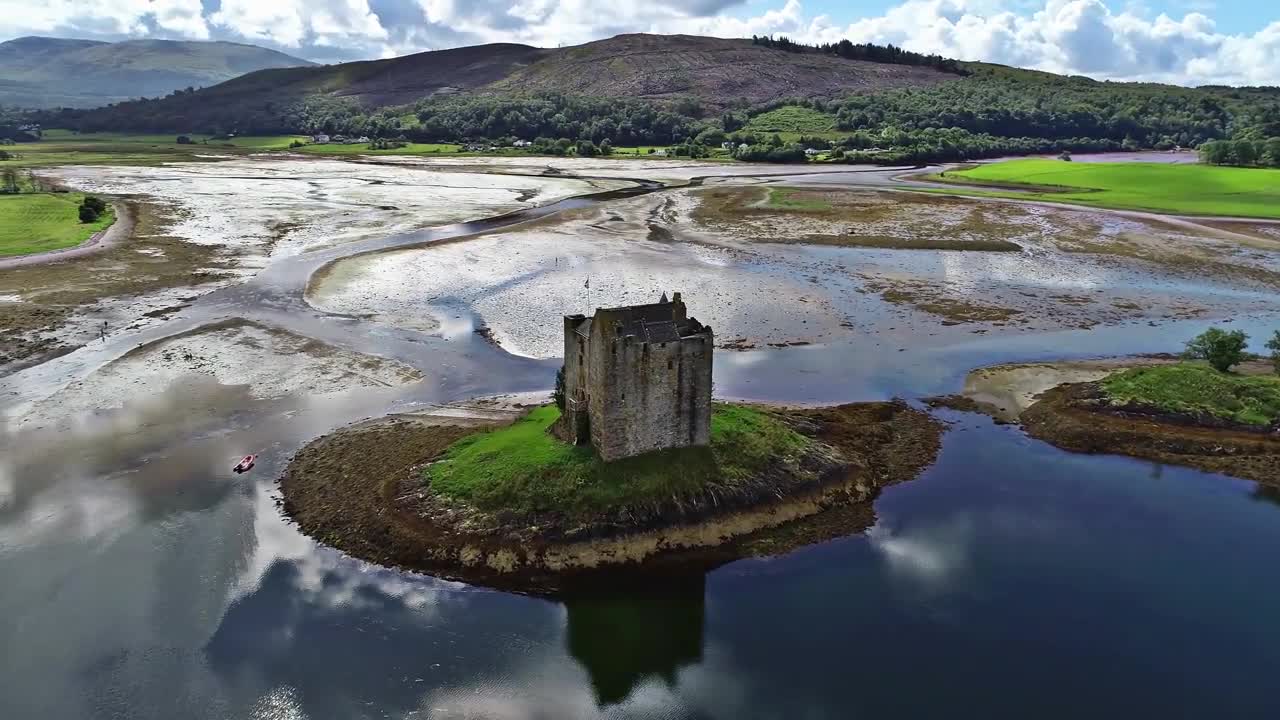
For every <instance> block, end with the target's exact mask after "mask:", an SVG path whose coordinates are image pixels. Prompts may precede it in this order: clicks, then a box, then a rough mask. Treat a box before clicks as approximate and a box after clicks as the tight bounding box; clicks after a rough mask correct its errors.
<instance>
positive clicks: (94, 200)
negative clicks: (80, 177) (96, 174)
mask: <svg viewBox="0 0 1280 720" xmlns="http://www.w3.org/2000/svg"><path fill="white" fill-rule="evenodd" d="M80 204H81V205H85V206H88V207H89V208H91V209H92V210H93V211H94V212H96V213H98V214H99V215H101V214H102V213H103V211H105V210H106V209H107V201H105V200H103V199H102V198H100V197H97V196H96V195H85V196H84V200H81V201H80Z"/></svg>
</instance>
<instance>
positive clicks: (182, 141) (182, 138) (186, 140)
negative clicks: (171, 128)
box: [177, 135, 191, 145]
mask: <svg viewBox="0 0 1280 720" xmlns="http://www.w3.org/2000/svg"><path fill="white" fill-rule="evenodd" d="M177 142H178V144H179V145H190V144H191V138H190V137H189V136H187V135H179V136H178V141H177Z"/></svg>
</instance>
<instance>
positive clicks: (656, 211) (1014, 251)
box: [308, 185, 1280, 357]
mask: <svg viewBox="0 0 1280 720" xmlns="http://www.w3.org/2000/svg"><path fill="white" fill-rule="evenodd" d="M1237 235H1240V237H1236V236H1237ZM1273 245H1274V244H1273V243H1270V242H1269V241H1267V240H1259V239H1256V238H1252V237H1250V236H1243V235H1242V234H1240V233H1236V232H1234V231H1227V230H1223V229H1219V228H1208V227H1203V228H1202V227H1198V226H1196V227H1187V226H1185V225H1174V224H1164V223H1161V222H1158V221H1147V220H1139V219H1133V218H1129V217H1124V216H1114V215H1111V214H1107V213H1099V212H1092V211H1076V210H1066V209H1059V208H1046V207H1037V206H1024V205H1015V204H1006V203H998V202H988V201H983V200H961V199H952V198H935V197H930V196H925V195H916V194H909V193H893V192H883V191H868V190H831V189H807V188H803V187H795V188H793V187H786V186H769V187H758V186H749V187H742V186H737V187H735V186H732V185H719V186H716V187H714V188H703V189H677V190H671V191H666V192H661V193H656V194H651V195H644V196H641V197H636V198H630V199H626V200H620V201H616V202H612V203H609V204H608V205H606V206H599V207H591V208H585V209H581V210H576V211H572V212H568V213H563V214H561V215H559V216H557V217H555V218H548V219H545V220H541V221H539V222H537V223H534V224H531V225H528V226H520V227H516V228H512V229H509V230H503V231H498V232H494V233H490V234H487V235H485V236H483V237H479V238H476V239H471V240H467V241H465V242H459V243H448V244H440V245H431V246H424V247H419V248H413V249H403V250H395V251H391V252H387V253H379V254H371V255H365V256H362V257H358V258H354V259H349V260H342V261H339V262H337V263H336V264H335V265H333V266H332V267H330V268H328V269H326V271H324V272H323V273H321V274H319V275H318V276H317V277H316V278H315V279H314V281H313V283H312V285H311V287H310V288H309V293H308V299H309V300H310V302H311V303H312V304H313V305H314V306H316V307H318V308H320V309H322V310H326V311H329V312H335V313H342V314H349V315H356V316H361V317H366V318H369V319H372V320H374V321H376V322H383V323H387V324H390V325H402V326H406V327H413V328H417V329H422V330H426V331H428V332H431V331H435V329H436V328H438V327H440V326H441V325H444V324H448V323H449V322H450V321H452V320H455V319H457V318H466V319H467V322H468V323H471V324H473V325H475V326H478V327H485V328H487V329H488V332H489V333H490V336H491V337H492V338H493V339H494V340H495V341H497V342H498V343H499V344H500V345H502V346H503V347H504V348H505V349H507V350H508V351H510V352H514V353H517V354H522V355H528V356H532V357H554V356H556V355H557V354H558V353H559V352H560V349H559V337H558V334H557V328H555V327H553V326H550V325H548V324H546V323H544V322H543V321H542V318H544V317H547V316H553V315H557V314H560V313H564V312H575V311H585V309H586V307H587V303H588V302H589V303H591V305H592V306H593V307H595V306H610V305H615V306H616V305H624V304H628V303H633V302H637V301H639V300H640V299H642V298H647V297H650V296H653V297H656V296H657V295H658V294H659V293H661V292H664V291H667V290H669V289H673V288H681V289H686V292H695V291H696V292H697V293H699V294H701V296H702V297H704V298H707V299H708V301H709V302H707V303H705V304H704V305H703V307H702V308H701V309H700V310H699V312H698V315H699V319H700V320H702V321H703V322H706V323H708V324H710V325H711V326H712V327H713V328H715V329H716V332H717V340H718V341H719V342H720V343H721V345H722V347H726V348H730V349H752V348H761V347H768V346H774V347H782V346H788V345H806V344H829V343H841V342H852V341H864V340H869V341H871V342H875V343H881V342H883V343H886V344H889V343H895V342H896V343H899V344H900V345H901V344H915V343H922V342H934V340H930V338H935V339H936V338H938V337H948V336H949V337H959V336H963V335H965V334H972V333H978V334H984V333H992V332H994V333H1009V332H1034V331H1046V330H1061V329H1068V328H1090V327H1094V326H1097V325H1103V324H1107V325H1118V324H1121V323H1125V322H1135V321H1141V322H1161V321H1167V320H1175V319H1190V318H1213V317H1225V316H1229V315H1230V314H1232V313H1236V312H1242V311H1243V312H1251V311H1268V310H1275V309H1280V304H1278V301H1277V294H1276V289H1277V288H1280V252H1277V251H1280V245H1276V246H1274V247H1273ZM588 282H589V283H590V287H589V288H588V287H586V285H587V284H588Z"/></svg>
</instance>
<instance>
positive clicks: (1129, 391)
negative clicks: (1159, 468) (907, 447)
mask: <svg viewBox="0 0 1280 720" xmlns="http://www.w3.org/2000/svg"><path fill="white" fill-rule="evenodd" d="M1277 337H1278V338H1280V333H1277ZM1246 340H1247V338H1245V337H1244V335H1243V333H1226V332H1224V331H1221V330H1210V331H1208V332H1206V333H1205V334H1203V335H1201V336H1199V337H1198V338H1196V339H1195V340H1193V341H1192V342H1191V343H1189V344H1188V351H1187V353H1184V355H1182V356H1173V355H1152V356H1140V357H1131V358H1115V359H1103V360H1083V361H1065V362H1058V363H1029V364H1014V365H998V366H994V367H988V368H981V369H979V370H975V371H974V372H972V373H970V374H969V377H968V378H967V379H966V381H965V387H964V391H963V392H962V393H961V394H959V395H953V396H948V397H943V398H934V399H933V400H931V401H930V404H932V405H934V406H939V407H950V408H954V409H958V410H968V411H976V412H982V413H986V414H988V415H991V416H992V417H993V418H995V419H996V420H997V422H1002V423H1014V422H1016V423H1020V424H1021V426H1022V428H1023V429H1024V430H1025V431H1026V432H1027V434H1028V435H1030V436H1032V437H1034V438H1037V439H1039V440H1043V441H1045V442H1048V443H1050V444H1052V445H1055V446H1057V447H1059V448H1062V449H1064V450H1069V451H1073V452H1080V453H1090V454H1114V455H1127V456H1130V457H1136V458H1142V459H1146V460H1152V461H1155V462H1159V463H1164V464H1169V465H1183V466H1186V467H1192V468H1196V469H1200V470H1205V471H1207V472H1214V473H1222V474H1226V475H1232V476H1235V477H1239V478H1244V479H1246V480H1253V481H1255V482H1258V483H1262V484H1264V485H1270V486H1277V487H1280V358H1276V357H1273V358H1272V359H1269V360H1266V359H1262V358H1257V357H1250V356H1248V355H1247V354H1246V353H1245V352H1244V347H1245V342H1246ZM1275 344H1276V345H1277V347H1276V351H1277V355H1280V342H1277V343H1275ZM1269 347H1270V344H1269ZM1215 366H1216V367H1215Z"/></svg>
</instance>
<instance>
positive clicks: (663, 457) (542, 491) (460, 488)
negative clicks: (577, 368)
mask: <svg viewBox="0 0 1280 720" xmlns="http://www.w3.org/2000/svg"><path fill="white" fill-rule="evenodd" d="M559 417H560V411H559V410H558V409H557V408H556V407H555V406H554V405H547V406H543V407H539V408H536V409H534V410H532V411H531V412H530V413H529V414H528V415H526V416H525V417H523V418H521V419H520V420H518V421H516V422H515V423H513V424H511V425H509V426H507V427H503V428H498V429H495V430H491V431H488V432H483V433H478V434H475V435H471V436H469V437H466V438H463V439H462V440H459V441H458V442H456V443H454V444H453V445H451V446H450V447H449V448H447V449H446V450H445V452H444V454H443V455H442V456H441V458H440V460H439V461H437V462H435V463H433V464H431V465H429V466H428V467H427V468H426V469H425V470H424V471H423V473H424V476H425V479H426V480H428V481H429V482H430V484H431V488H432V490H433V491H435V492H437V493H439V494H441V495H443V496H445V497H448V498H451V499H454V500H459V501H463V502H466V503H468V504H470V505H473V506H474V507H476V508H478V509H480V510H486V511H507V512H515V513H519V514H530V513H539V512H550V511H554V512H559V513H564V514H566V515H590V514H594V513H597V512H603V511H607V510H610V509H614V508H618V507H623V506H630V507H638V506H649V505H655V504H658V503H663V502H670V501H671V500H672V499H678V498H682V497H694V496H696V495H702V494H703V493H705V492H706V491H707V490H708V488H714V487H721V488H723V489H724V490H725V491H726V492H727V493H731V492H732V491H733V487H734V486H735V484H738V483H745V482H749V481H751V480H752V478H754V477H756V476H757V475H758V474H759V473H760V472H761V471H762V470H764V469H765V468H766V467H767V466H768V465H770V464H771V463H784V464H785V463H788V462H793V461H795V460H797V459H798V458H799V457H800V456H801V455H803V454H804V452H805V451H806V450H807V449H808V448H809V447H810V446H811V444H812V440H811V439H810V438H808V437H805V436H804V435H801V434H800V433H798V432H796V431H795V430H792V429H791V428H790V427H788V426H787V425H786V424H785V423H783V422H782V421H781V420H779V419H778V418H776V417H774V416H773V415H770V414H768V413H765V412H762V411H759V410H755V409H752V408H749V407H744V406H740V405H723V404H718V405H716V406H715V407H714V410H713V413H712V416H711V445H710V447H705V448H682V449H677V450H667V451H662V452H655V453H649V454H647V455H641V456H639V457H633V458H627V459H624V460H620V461H617V462H612V463H605V462H604V461H602V460H601V459H600V457H599V456H598V455H597V454H596V452H595V451H594V450H593V449H591V448H590V447H582V446H573V445H568V444H565V443H563V442H561V441H560V440H558V439H556V438H555V437H553V436H552V435H551V434H550V433H549V432H547V429H548V428H549V427H550V426H551V425H552V423H554V422H555V421H556V420H557V419H559Z"/></svg>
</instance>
